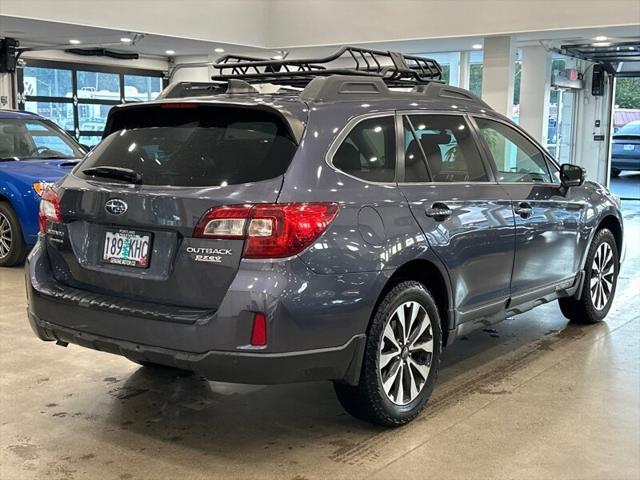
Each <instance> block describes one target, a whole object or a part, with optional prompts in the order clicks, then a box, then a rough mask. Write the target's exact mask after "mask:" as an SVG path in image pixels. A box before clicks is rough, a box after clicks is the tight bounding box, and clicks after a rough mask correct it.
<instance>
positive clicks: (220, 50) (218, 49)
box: [213, 47, 224, 53]
mask: <svg viewBox="0 0 640 480" xmlns="http://www.w3.org/2000/svg"><path fill="white" fill-rule="evenodd" d="M213 51H214V52H216V53H223V52H224V48H220V47H218V48H216V49H214V50H213Z"/></svg>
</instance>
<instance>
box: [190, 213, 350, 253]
mask: <svg viewBox="0 0 640 480" xmlns="http://www.w3.org/2000/svg"><path fill="white" fill-rule="evenodd" d="M337 213H338V204H337V203H261V204H257V205H228V206H223V207H215V208H212V209H211V210H209V211H207V212H206V213H205V214H204V215H203V216H202V218H201V219H200V221H199V222H198V225H196V228H195V230H194V232H193V236H194V237H196V238H219V239H237V240H239V239H245V240H246V242H245V249H244V257H245V258H285V257H290V256H292V255H296V254H298V253H300V252H301V251H303V250H304V249H305V248H307V247H308V246H310V245H311V244H312V243H313V242H315V241H316V240H317V239H318V237H319V236H320V235H322V233H324V231H325V230H326V229H327V226H328V225H329V224H330V223H331V221H332V220H333V219H334V218H335V216H336V214H337Z"/></svg>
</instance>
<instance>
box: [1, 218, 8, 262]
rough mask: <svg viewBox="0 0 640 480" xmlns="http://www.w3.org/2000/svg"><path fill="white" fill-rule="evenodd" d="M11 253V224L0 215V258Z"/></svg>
mask: <svg viewBox="0 0 640 480" xmlns="http://www.w3.org/2000/svg"><path fill="white" fill-rule="evenodd" d="M10 251H11V224H10V223H9V219H8V218H7V217H6V216H5V215H4V214H3V213H0V258H5V257H6V256H7V255H9V252H10Z"/></svg>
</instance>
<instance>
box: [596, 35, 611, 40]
mask: <svg viewBox="0 0 640 480" xmlns="http://www.w3.org/2000/svg"><path fill="white" fill-rule="evenodd" d="M594 40H595V41H596V42H604V41H606V40H609V37H605V36H604V35H598V36H597V37H595V38H594Z"/></svg>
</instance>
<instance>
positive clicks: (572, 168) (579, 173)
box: [560, 163, 586, 188]
mask: <svg viewBox="0 0 640 480" xmlns="http://www.w3.org/2000/svg"><path fill="white" fill-rule="evenodd" d="M585 174H586V171H585V169H584V168H582V167H579V166H578V165H573V164H571V163H563V164H562V165H560V182H561V183H562V186H563V187H565V188H569V187H579V186H580V185H582V184H583V183H584V177H585Z"/></svg>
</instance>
